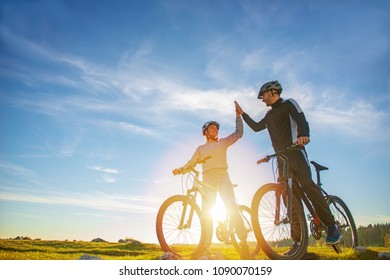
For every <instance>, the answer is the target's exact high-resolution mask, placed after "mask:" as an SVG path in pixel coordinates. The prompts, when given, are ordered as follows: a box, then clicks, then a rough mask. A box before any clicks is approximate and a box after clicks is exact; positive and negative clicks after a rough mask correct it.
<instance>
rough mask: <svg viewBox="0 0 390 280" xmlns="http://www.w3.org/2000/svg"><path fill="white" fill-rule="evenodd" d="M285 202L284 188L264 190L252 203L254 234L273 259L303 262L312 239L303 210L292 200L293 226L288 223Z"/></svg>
mask: <svg viewBox="0 0 390 280" xmlns="http://www.w3.org/2000/svg"><path fill="white" fill-rule="evenodd" d="M286 199H287V191H286V187H285V186H284V185H281V184H266V185H264V186H262V187H261V188H259V189H258V190H257V191H256V193H255V195H254V197H253V199H252V206H251V209H252V225H253V230H254V233H255V235H256V238H257V240H258V241H259V243H260V246H261V248H262V249H263V251H264V253H265V254H266V255H267V256H268V257H269V258H270V259H276V260H294V259H301V258H303V256H304V255H305V253H306V249H307V244H308V238H309V237H308V230H307V223H306V220H305V216H304V212H303V207H302V205H301V203H299V201H298V200H297V198H296V197H295V196H293V201H292V222H289V221H287V207H286V206H285V204H287V202H284V201H286ZM292 236H293V237H292Z"/></svg>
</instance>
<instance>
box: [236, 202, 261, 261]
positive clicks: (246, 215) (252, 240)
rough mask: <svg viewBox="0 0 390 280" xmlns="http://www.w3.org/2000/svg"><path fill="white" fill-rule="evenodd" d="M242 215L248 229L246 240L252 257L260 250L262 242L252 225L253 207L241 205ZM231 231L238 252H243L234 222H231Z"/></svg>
mask: <svg viewBox="0 0 390 280" xmlns="http://www.w3.org/2000/svg"><path fill="white" fill-rule="evenodd" d="M239 207H240V215H241V217H242V219H243V220H244V225H245V228H246V231H247V237H246V242H247V243H248V246H249V253H250V257H255V256H256V255H257V254H258V253H259V251H260V244H259V242H258V241H257V238H256V236H255V233H254V231H253V226H252V217H251V212H252V211H251V209H250V208H249V207H248V206H245V205H240V206H239ZM229 227H230V228H229V231H230V232H231V240H232V243H233V246H234V248H236V250H237V252H241V246H240V239H239V238H238V237H237V235H236V233H235V230H234V227H233V225H232V223H229Z"/></svg>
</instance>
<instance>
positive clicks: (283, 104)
mask: <svg viewBox="0 0 390 280" xmlns="http://www.w3.org/2000/svg"><path fill="white" fill-rule="evenodd" d="M242 117H243V119H244V121H245V122H246V123H247V125H248V126H249V127H250V128H252V129H253V130H254V131H256V132H257V131H261V130H263V129H266V128H267V129H268V132H269V135H270V137H271V141H272V146H273V147H274V150H275V151H276V152H278V151H280V150H282V149H284V148H286V147H288V146H289V145H291V144H293V143H294V142H295V141H296V140H297V138H298V137H302V136H307V137H309V136H310V135H309V134H310V129H309V124H308V123H307V121H306V118H305V114H304V113H303V111H302V109H301V108H300V107H299V105H298V103H297V102H296V101H295V100H294V99H287V100H283V99H282V98H280V99H278V101H276V102H275V103H274V104H272V109H270V110H269V111H268V112H267V114H266V115H265V117H264V118H263V119H262V120H261V121H259V122H255V121H254V120H253V119H252V118H251V117H249V115H248V114H246V113H243V114H242Z"/></svg>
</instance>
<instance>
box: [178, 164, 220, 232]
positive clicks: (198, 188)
mask: <svg viewBox="0 0 390 280" xmlns="http://www.w3.org/2000/svg"><path fill="white" fill-rule="evenodd" d="M188 173H189V176H191V177H192V179H193V180H194V182H193V185H192V188H191V189H188V190H187V197H188V200H187V202H186V205H184V209H183V212H182V215H181V218H180V224H179V227H178V228H179V229H185V228H190V227H191V223H192V217H193V214H194V208H192V207H191V210H190V211H191V212H190V214H189V218H188V220H187V221H185V217H186V214H187V204H188V201H195V202H196V197H197V194H198V192H199V193H200V194H201V196H202V199H205V200H206V203H208V202H207V197H206V194H205V192H204V190H203V188H204V187H206V188H210V189H213V190H216V188H215V187H213V186H211V185H209V184H207V183H204V182H202V181H201V180H200V179H199V171H197V170H195V169H194V168H191V169H190V170H189V172H188Z"/></svg>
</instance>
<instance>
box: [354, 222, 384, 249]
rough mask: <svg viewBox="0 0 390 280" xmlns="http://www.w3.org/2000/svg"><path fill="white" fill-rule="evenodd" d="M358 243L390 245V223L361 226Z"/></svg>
mask: <svg viewBox="0 0 390 280" xmlns="http://www.w3.org/2000/svg"><path fill="white" fill-rule="evenodd" d="M358 245H360V246H385V247H390V223H385V224H374V225H371V224H369V225H368V226H359V227H358Z"/></svg>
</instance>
